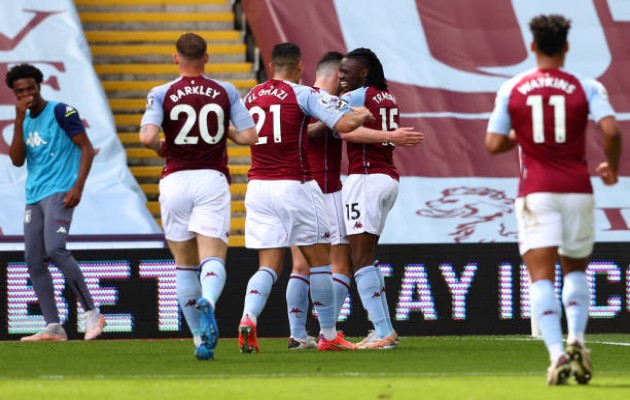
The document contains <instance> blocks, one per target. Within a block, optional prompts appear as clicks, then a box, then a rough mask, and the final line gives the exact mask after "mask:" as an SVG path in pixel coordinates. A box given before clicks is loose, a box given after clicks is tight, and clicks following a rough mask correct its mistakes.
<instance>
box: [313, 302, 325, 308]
mask: <svg viewBox="0 0 630 400" xmlns="http://www.w3.org/2000/svg"><path fill="white" fill-rule="evenodd" d="M313 306H315V307H318V306H319V307H323V306H324V304H323V303H320V302H319V301H314V302H313Z"/></svg>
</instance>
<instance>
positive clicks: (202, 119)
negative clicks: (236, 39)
mask: <svg viewBox="0 0 630 400" xmlns="http://www.w3.org/2000/svg"><path fill="white" fill-rule="evenodd" d="M230 121H232V124H234V127H235V128H236V130H237V131H239V132H240V131H242V130H244V129H247V128H251V127H253V126H254V124H253V120H252V118H251V116H250V115H249V113H248V112H247V109H246V108H245V106H244V105H243V103H242V102H241V99H240V95H239V93H238V91H237V90H236V88H235V87H234V85H232V84H231V83H229V82H222V81H217V80H214V79H210V78H208V77H206V76H203V75H201V76H196V77H180V78H178V79H176V80H174V81H172V82H169V83H166V84H164V85H162V86H158V87H156V88H153V89H152V90H151V91H150V92H149V94H148V96H147V109H146V111H145V113H144V116H143V117H142V123H141V125H146V124H152V125H157V126H161V127H162V130H163V131H164V137H165V139H166V149H167V154H166V165H165V166H164V170H163V172H162V177H165V176H166V175H168V174H171V173H173V172H177V171H184V170H196V169H214V170H217V171H220V172H222V173H224V174H225V176H226V177H227V178H228V181H229V176H230V175H229V171H228V165H227V161H228V158H227V149H226V140H227V133H228V127H229V124H230Z"/></svg>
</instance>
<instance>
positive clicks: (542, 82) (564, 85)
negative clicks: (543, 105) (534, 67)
mask: <svg viewBox="0 0 630 400" xmlns="http://www.w3.org/2000/svg"><path fill="white" fill-rule="evenodd" d="M547 87H548V88H554V89H560V90H562V91H564V92H566V93H567V94H572V93H573V92H574V91H575V85H574V84H572V83H569V82H567V81H566V80H564V79H561V78H554V77H551V76H546V77H538V78H534V79H528V80H526V81H525V82H523V83H521V84H520V85H518V87H517V90H518V91H519V92H521V94H523V95H527V93H529V92H530V91H532V90H534V89H542V88H547Z"/></svg>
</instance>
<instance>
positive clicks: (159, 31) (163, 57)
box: [75, 0, 257, 246]
mask: <svg viewBox="0 0 630 400" xmlns="http://www.w3.org/2000/svg"><path fill="white" fill-rule="evenodd" d="M232 3H233V2H232V1H230V0H75V4H76V6H77V10H78V12H79V18H80V19H81V22H82V24H83V28H84V31H85V36H86V39H87V41H88V44H89V45H90V50H91V53H92V57H93V64H94V69H95V71H96V73H97V74H98V76H99V77H100V79H101V83H102V85H103V89H104V90H105V93H106V95H107V98H108V101H109V105H110V108H111V110H112V112H113V114H114V121H115V124H116V129H117V132H118V137H119V139H120V141H121V143H122V144H123V146H124V147H125V151H126V154H127V163H128V166H129V169H130V171H131V172H132V174H133V175H134V177H135V178H136V180H137V181H138V182H139V184H140V187H141V188H142V190H143V191H144V193H145V195H146V197H147V208H148V210H149V211H150V212H151V213H152V215H153V216H154V217H155V219H156V221H157V222H158V224H161V219H160V210H159V203H158V201H157V200H158V196H159V186H158V182H159V177H160V174H161V172H162V167H163V164H164V161H163V159H161V158H159V157H157V156H156V155H155V153H154V152H153V151H152V150H149V149H146V148H144V147H143V146H142V145H141V144H140V141H139V138H138V130H139V127H140V120H141V118H142V114H143V112H144V108H145V104H146V95H147V93H148V91H149V90H150V89H151V88H153V87H155V86H158V85H161V84H163V83H166V82H168V81H170V80H173V79H175V78H176V77H177V76H178V75H179V73H178V69H177V66H176V65H175V64H173V60H172V57H173V52H174V43H175V41H176V40H177V38H179V36H180V35H181V34H182V33H184V32H195V33H197V34H199V35H200V36H202V37H203V38H204V39H206V41H207V42H208V44H209V53H210V61H209V62H208V64H207V66H206V73H207V74H208V75H209V76H212V77H213V78H216V79H221V80H226V81H228V82H231V83H233V84H234V85H235V86H236V88H237V89H238V90H239V91H240V93H241V95H245V93H247V91H248V90H249V89H251V88H252V87H253V86H254V85H256V83H257V82H256V76H255V73H254V72H253V68H252V64H251V63H249V62H247V61H246V58H247V48H246V46H245V44H244V40H243V32H241V31H239V30H237V29H235V28H234V26H235V18H236V17H235V15H234V12H233V10H232V7H233V6H232ZM228 156H229V158H230V166H229V167H230V174H231V175H232V181H233V183H232V187H231V192H232V199H233V201H232V217H233V218H232V226H231V232H230V245H231V246H243V245H244V238H243V233H244V232H243V229H244V215H245V214H244V212H245V209H244V204H243V199H244V196H245V188H246V181H247V178H246V174H247V171H248V170H249V166H250V164H251V155H250V151H249V148H248V147H242V146H236V145H234V144H233V143H229V144H228Z"/></svg>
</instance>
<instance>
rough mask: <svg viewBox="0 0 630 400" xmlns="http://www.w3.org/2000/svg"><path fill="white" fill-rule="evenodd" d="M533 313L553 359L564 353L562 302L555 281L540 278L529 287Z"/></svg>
mask: <svg viewBox="0 0 630 400" xmlns="http://www.w3.org/2000/svg"><path fill="white" fill-rule="evenodd" d="M529 296H530V304H531V310H532V315H534V316H535V318H536V321H538V326H539V327H540V332H541V333H542V337H543V340H544V341H545V346H547V350H548V351H549V357H550V358H551V361H555V360H557V359H558V357H560V356H561V355H563V354H564V347H563V346H562V327H561V325H560V312H561V310H560V304H558V301H557V300H556V296H555V294H554V291H553V282H551V281H550V280H545V279H542V280H539V281H536V282H534V283H532V284H530V287H529Z"/></svg>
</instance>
